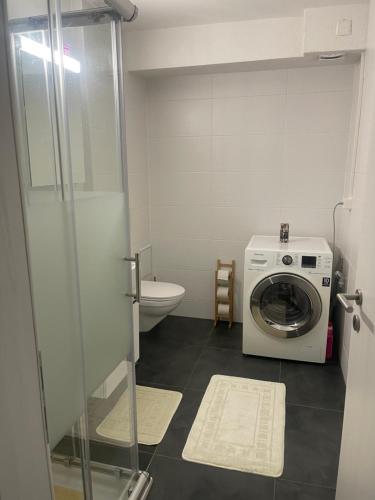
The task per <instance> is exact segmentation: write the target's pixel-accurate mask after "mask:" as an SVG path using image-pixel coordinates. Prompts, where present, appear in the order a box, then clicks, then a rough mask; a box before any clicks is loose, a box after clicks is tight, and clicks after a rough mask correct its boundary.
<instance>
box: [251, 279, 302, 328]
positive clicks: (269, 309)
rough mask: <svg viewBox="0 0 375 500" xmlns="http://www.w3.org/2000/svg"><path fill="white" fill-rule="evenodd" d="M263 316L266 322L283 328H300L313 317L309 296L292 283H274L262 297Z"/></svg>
mask: <svg viewBox="0 0 375 500" xmlns="http://www.w3.org/2000/svg"><path fill="white" fill-rule="evenodd" d="M260 309H261V314H262V316H263V318H264V319H265V321H269V322H271V323H273V324H276V325H283V326H300V325H301V324H304V323H306V322H307V321H308V320H309V319H310V317H311V304H310V299H309V297H308V296H307V294H306V293H305V292H304V291H303V290H302V289H301V288H299V287H298V286H296V285H291V284H290V283H274V284H273V285H270V286H269V287H268V288H267V289H266V290H265V292H264V293H263V295H262V298H261V301H260Z"/></svg>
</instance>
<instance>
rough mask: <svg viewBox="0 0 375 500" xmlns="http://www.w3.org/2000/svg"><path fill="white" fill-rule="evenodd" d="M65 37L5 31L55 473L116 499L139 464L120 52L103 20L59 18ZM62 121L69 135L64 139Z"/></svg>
mask: <svg viewBox="0 0 375 500" xmlns="http://www.w3.org/2000/svg"><path fill="white" fill-rule="evenodd" d="M62 36H63V51H64V54H63V55H62V57H54V54H53V52H52V50H51V48H50V42H49V40H50V38H49V34H48V31H47V30H32V31H23V32H15V33H14V34H13V45H14V48H15V51H14V56H15V67H16V75H17V88H18V96H17V97H18V108H19V113H18V114H19V116H18V121H19V129H20V131H21V132H20V134H19V135H20V137H21V140H20V143H21V144H20V145H19V147H20V148H21V149H22V150H23V157H24V158H25V161H23V164H22V169H23V183H24V193H25V211H26V218H27V231H28V240H29V254H30V267H31V274H32V287H33V301H34V313H35V322H36V330H37V335H38V344H39V348H40V351H41V358H42V363H43V375H44V385H45V401H46V416H47V426H48V437H49V445H50V449H51V453H52V458H53V460H52V471H53V482H54V484H55V486H56V487H57V488H70V489H73V490H74V491H77V492H79V493H80V494H81V495H85V498H91V489H92V493H93V497H94V498H95V499H96V500H98V499H101V498H103V499H104V498H106V499H111V498H116V499H117V498H119V496H120V494H121V493H122V492H123V491H124V489H126V488H129V485H130V483H131V481H132V480H133V479H134V474H135V472H137V471H138V461H137V460H138V459H137V456H138V453H137V442H136V436H135V409H134V390H135V385H134V377H133V375H134V373H133V372H134V363H133V351H132V350H133V345H132V336H133V331H132V326H133V323H132V304H131V301H130V300H129V299H128V298H127V297H126V296H125V292H126V291H129V283H130V280H131V276H130V269H129V264H127V263H126V262H125V261H124V257H125V256H127V255H129V246H130V245H129V241H128V234H129V231H128V218H127V210H128V206H127V200H126V198H125V194H124V190H123V178H122V164H121V155H120V153H119V151H120V144H119V137H120V135H119V125H118V124H119V120H118V109H117V107H116V103H117V102H118V100H117V99H118V96H117V95H116V88H117V87H116V81H115V79H116V78H117V71H116V64H115V62H116V57H115V54H113V32H112V29H111V24H109V23H107V24H105V23H103V24H96V25H87V26H84V27H64V28H63V30H62ZM60 65H61V66H62V67H61V66H60ZM56 71H61V72H62V74H63V77H64V78H63V89H61V88H59V87H58V85H57V83H56V81H57V78H56ZM54 72H55V74H54ZM61 90H63V93H61V94H59V92H60V91H61ZM59 99H60V100H61V102H62V103H63V104H64V105H65V110H66V117H65V118H66V123H65V124H64V123H61V117H60V115H59V112H58V107H56V100H57V101H58V100H59ZM64 125H66V130H67V132H68V139H69V140H68V141H64V140H62V139H61V138H60V133H61V130H62V127H63V126H64ZM64 148H65V149H66V150H64V151H61V149H64ZM62 185H63V187H62ZM65 186H68V188H66V187H65ZM67 189H68V190H69V193H70V196H68V197H67V196H65V195H64V193H65V191H66V190H67ZM65 194H66V193H65ZM113 411H115V413H116V415H117V418H118V419H120V427H121V429H122V430H121V433H120V434H119V435H118V436H117V438H116V439H113V438H112V439H110V438H108V437H106V436H108V433H106V432H105V431H104V432H103V425H102V424H103V421H105V419H106V417H107V415H108V414H109V413H111V412H113ZM111 414H113V413H111ZM87 459H90V468H89V469H87V468H86V467H85V464H86V461H87ZM67 464H68V465H70V466H69V467H66V465H67ZM80 464H83V471H84V474H83V477H84V481H83V480H82V474H81V470H80ZM86 469H87V470H86ZM58 495H59V493H58V492H57V497H58ZM82 498H83V497H82Z"/></svg>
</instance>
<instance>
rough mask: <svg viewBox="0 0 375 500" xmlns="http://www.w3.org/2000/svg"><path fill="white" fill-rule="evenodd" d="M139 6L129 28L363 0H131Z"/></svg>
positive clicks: (290, 12) (297, 11) (292, 12)
mask: <svg viewBox="0 0 375 500" xmlns="http://www.w3.org/2000/svg"><path fill="white" fill-rule="evenodd" d="M132 1H133V2H134V3H136V5H137V6H138V8H139V17H138V19H137V20H136V21H135V22H133V23H131V25H129V26H128V28H129V29H132V30H144V29H156V28H169V27H173V26H189V25H193V24H211V23H220V22H229V21H241V20H246V19H262V18H272V17H288V16H301V15H302V13H303V9H304V8H308V7H325V6H327V5H343V4H353V3H367V0H132Z"/></svg>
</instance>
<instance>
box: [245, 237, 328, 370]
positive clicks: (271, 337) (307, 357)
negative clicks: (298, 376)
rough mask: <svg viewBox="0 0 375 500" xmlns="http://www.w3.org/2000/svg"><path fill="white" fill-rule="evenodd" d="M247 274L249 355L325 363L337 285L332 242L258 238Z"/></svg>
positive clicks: (252, 242) (251, 247) (247, 256)
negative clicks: (333, 292)
mask: <svg viewBox="0 0 375 500" xmlns="http://www.w3.org/2000/svg"><path fill="white" fill-rule="evenodd" d="M244 274H245V275H244V300H243V353H244V354H253V355H257V356H267V357H272V358H283V359H291V360H300V361H310V362H315V363H324V362H325V356H326V344H327V328H328V319H329V305H330V294H331V281H332V252H331V249H330V247H329V245H328V243H327V241H326V240H325V239H324V238H307V237H306V238H305V237H298V238H290V240H289V242H288V243H280V241H279V238H278V237H276V236H257V235H256V236H253V237H252V238H251V240H250V242H249V244H248V245H247V247H246V250H245V263H244Z"/></svg>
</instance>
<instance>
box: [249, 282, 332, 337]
mask: <svg viewBox="0 0 375 500" xmlns="http://www.w3.org/2000/svg"><path fill="white" fill-rule="evenodd" d="M250 310H251V314H252V316H253V318H254V320H255V322H256V323H257V325H258V326H259V328H260V329H261V330H262V331H264V332H265V333H268V334H270V335H274V336H276V337H281V338H292V337H300V336H301V335H305V334H306V333H308V332H310V331H311V330H312V329H313V328H314V326H315V325H316V324H317V323H318V321H319V319H320V316H321V314H322V302H321V299H320V295H319V293H318V291H317V289H316V288H315V286H314V285H313V284H312V283H310V282H309V281H308V280H306V279H305V278H302V277H301V276H297V275H295V274H290V273H279V274H273V275H271V276H268V277H267V278H265V279H263V280H262V281H260V282H259V283H258V284H257V286H256V287H255V288H254V290H253V293H252V294H251V297H250Z"/></svg>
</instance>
